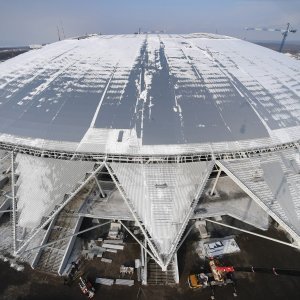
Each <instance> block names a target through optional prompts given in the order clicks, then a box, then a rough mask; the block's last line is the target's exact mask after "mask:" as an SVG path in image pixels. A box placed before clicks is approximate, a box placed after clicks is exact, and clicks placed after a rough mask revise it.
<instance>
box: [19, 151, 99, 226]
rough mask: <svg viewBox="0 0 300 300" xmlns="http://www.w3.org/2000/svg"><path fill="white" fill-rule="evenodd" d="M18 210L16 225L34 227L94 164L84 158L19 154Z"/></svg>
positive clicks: (59, 202)
mask: <svg viewBox="0 0 300 300" xmlns="http://www.w3.org/2000/svg"><path fill="white" fill-rule="evenodd" d="M16 162H17V170H16V171H17V173H18V174H19V178H18V181H17V186H18V189H17V199H18V200H17V211H18V220H17V223H18V226H20V227H24V228H29V229H32V228H35V227H37V226H38V225H39V224H40V223H41V220H42V218H43V217H48V216H49V215H50V213H51V212H52V211H53V210H54V208H55V206H56V205H60V204H61V203H62V202H63V200H64V196H65V194H67V193H69V192H71V191H72V190H73V188H74V187H75V185H76V184H77V183H78V182H80V181H81V180H83V179H84V177H85V175H86V173H87V172H90V171H91V170H92V169H93V166H94V164H93V163H92V162H86V161H80V162H78V161H64V160H57V159H52V158H40V157H33V156H30V155H24V154H18V155H17V157H16Z"/></svg>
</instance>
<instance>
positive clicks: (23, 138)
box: [0, 33, 300, 155]
mask: <svg viewBox="0 0 300 300" xmlns="http://www.w3.org/2000/svg"><path fill="white" fill-rule="evenodd" d="M120 132H123V133H121V134H120ZM119 136H123V138H122V139H121V140H119V139H118V137H119ZM299 139H300V62H298V61H296V60H293V59H291V58H289V57H287V56H286V55H283V54H281V53H277V52H275V51H272V50H269V49H266V48H263V47H261V46H258V45H255V44H251V43H249V42H245V41H242V40H239V39H235V38H230V37H226V36H219V35H214V34H204V33H199V34H187V35H175V34H174V35H169V34H137V35H122V36H90V37H87V38H85V39H70V40H64V41H60V42H56V43H53V44H50V45H46V46H44V47H42V49H38V50H35V51H30V52H27V53H25V54H22V55H19V56H17V57H15V58H13V59H10V60H7V61H6V62H4V63H2V64H1V65H0V142H1V141H2V142H10V143H14V144H19V143H20V144H22V145H25V146H26V145H28V146H32V145H34V146H36V147H38V148H42V149H58V150H72V151H78V152H96V153H112V154H114V153H118V154H120V153H122V154H149V155H152V154H165V153H168V154H181V153H187V152H188V153H191V152H198V153H199V152H206V151H219V150H220V149H222V150H223V149H228V150H233V151H234V150H237V151H239V150H242V149H243V150H245V149H248V148H253V147H259V146H265V147H268V146H272V145H274V144H278V143H283V142H291V141H297V140H299Z"/></svg>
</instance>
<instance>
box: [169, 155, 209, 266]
mask: <svg viewBox="0 0 300 300" xmlns="http://www.w3.org/2000/svg"><path fill="white" fill-rule="evenodd" d="M214 164H215V162H214V161H211V162H210V163H209V165H208V166H207V172H206V174H205V177H204V178H203V181H202V183H201V184H199V187H198V189H197V191H196V194H195V197H194V200H193V202H192V204H191V206H190V209H189V211H188V213H187V215H186V217H185V219H184V221H183V223H182V225H181V227H180V230H179V232H178V235H177V237H176V239H175V241H174V242H173V244H172V247H171V250H170V252H169V253H170V254H169V255H168V256H167V259H166V261H165V264H164V266H165V268H166V267H167V266H168V265H169V263H170V262H171V260H172V258H173V256H174V254H175V252H176V249H177V245H178V243H179V242H180V239H181V237H182V235H183V233H184V231H185V229H186V226H187V224H188V222H189V220H190V219H191V216H192V215H193V213H194V210H195V208H196V206H197V204H198V201H199V198H200V196H201V194H202V193H203V190H204V187H205V185H206V182H207V180H208V178H209V176H210V174H211V172H212V169H213V167H214Z"/></svg>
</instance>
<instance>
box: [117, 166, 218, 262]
mask: <svg viewBox="0 0 300 300" xmlns="http://www.w3.org/2000/svg"><path fill="white" fill-rule="evenodd" d="M213 165H214V163H213V162H194V163H184V164H131V163H111V167H112V169H113V170H114V172H115V174H116V176H117V178H118V180H119V181H120V184H121V185H122V187H123V188H124V191H125V193H126V196H127V197H128V199H129V200H128V201H130V203H131V205H132V206H133V210H134V211H135V213H136V215H137V217H138V218H139V220H140V221H141V222H142V223H143V224H144V226H145V228H146V230H147V231H148V232H149V234H150V235H151V238H152V240H153V242H154V244H155V246H156V247H157V249H158V252H159V253H160V255H162V256H163V257H164V256H167V255H168V254H170V251H171V247H172V245H173V246H174V245H175V246H176V245H177V243H178V241H176V238H178V237H179V238H180V236H181V235H182V233H183V231H182V230H184V229H185V227H186V225H187V221H188V220H189V218H190V217H191V214H192V213H193V212H194V210H193V208H192V207H193V203H194V201H195V200H196V201H197V200H198V199H199V197H200V195H201V193H202V191H203V189H204V186H205V184H206V182H207V179H208V176H209V175H210V173H211V170H212V167H213ZM191 209H192V210H191Z"/></svg>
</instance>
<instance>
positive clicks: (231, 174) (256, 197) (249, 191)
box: [216, 161, 300, 244]
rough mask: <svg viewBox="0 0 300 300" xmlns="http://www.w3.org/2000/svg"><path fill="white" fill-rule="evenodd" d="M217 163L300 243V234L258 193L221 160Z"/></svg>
mask: <svg viewBox="0 0 300 300" xmlns="http://www.w3.org/2000/svg"><path fill="white" fill-rule="evenodd" d="M216 164H217V165H218V166H219V168H220V169H222V171H223V172H224V173H226V174H227V175H228V177H230V178H231V179H232V180H233V181H234V182H235V183H236V184H237V185H238V186H239V187H240V188H241V189H242V190H243V191H244V192H245V193H246V194H248V195H249V197H250V198H252V199H253V200H254V201H255V202H256V203H257V204H258V205H259V206H260V207H261V208H262V209H263V210H264V211H265V212H266V213H267V214H268V215H269V216H271V217H272V218H273V219H274V220H275V221H276V222H277V223H278V224H279V225H281V227H282V228H284V230H285V231H286V232H287V233H288V234H289V235H290V236H291V237H292V238H293V239H294V240H295V241H296V242H297V243H298V244H300V237H299V235H298V234H297V233H296V232H295V231H294V230H293V229H292V228H291V227H289V226H288V225H287V224H286V223H285V222H284V221H282V220H281V218H280V217H278V216H277V215H276V214H275V213H274V212H273V211H272V210H271V209H270V208H269V207H268V206H267V205H266V204H265V203H263V201H261V200H260V198H259V197H258V196H256V194H254V193H253V192H252V191H251V190H250V189H249V188H248V187H247V186H246V185H245V184H244V183H243V182H242V181H241V180H239V179H238V177H236V176H235V175H234V174H233V173H232V172H231V171H230V170H229V169H228V168H226V167H225V166H224V165H223V164H222V163H221V162H220V161H216Z"/></svg>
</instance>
